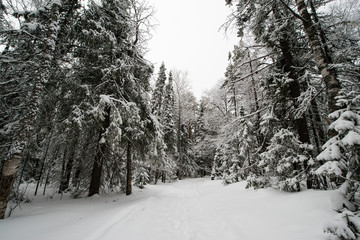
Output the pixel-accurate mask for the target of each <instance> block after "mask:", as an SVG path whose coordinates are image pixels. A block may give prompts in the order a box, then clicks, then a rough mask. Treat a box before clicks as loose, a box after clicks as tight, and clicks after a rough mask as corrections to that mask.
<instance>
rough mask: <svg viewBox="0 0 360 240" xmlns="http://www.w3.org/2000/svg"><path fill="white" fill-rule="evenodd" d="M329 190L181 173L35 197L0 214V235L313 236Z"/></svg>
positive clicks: (198, 239) (182, 239) (253, 239)
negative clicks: (101, 191) (248, 184)
mask: <svg viewBox="0 0 360 240" xmlns="http://www.w3.org/2000/svg"><path fill="white" fill-rule="evenodd" d="M335 195H336V191H313V190H309V191H304V192H300V193H285V192H278V191H276V190H273V189H261V190H252V189H245V183H244V182H242V183H237V184H232V185H229V186H223V185H222V184H221V182H220V181H210V180H209V179H208V178H205V179H187V180H182V181H179V182H176V183H170V184H161V185H156V186H154V185H151V186H146V189H143V190H139V189H136V190H135V193H134V194H133V195H131V196H125V195H112V196H106V197H103V196H95V197H91V198H83V199H62V200H56V199H51V200H47V199H35V200H34V201H33V202H32V203H30V204H22V208H21V210H20V209H16V211H15V213H14V214H13V215H12V216H11V217H10V218H7V219H5V220H1V221H0V239H6V240H20V239H26V240H32V239H34V240H64V239H66V240H82V239H84V240H100V239H104V240H105V239H106V240H110V239H111V240H112V239H116V240H118V239H124V240H145V239H146V240H152V239H154V240H155V239H156V240H169V239H171V240H187V239H193V240H212V239H214V240H215V239H216V240H219V239H222V240H232V239H237V240H262V239H266V240H282V239H283V240H297V239H298V240H312V239H316V240H319V239H324V236H325V235H324V234H323V227H324V225H325V224H326V223H328V222H330V221H331V220H332V219H333V218H334V217H335V215H336V214H335V212H334V211H332V201H331V199H332V196H335Z"/></svg>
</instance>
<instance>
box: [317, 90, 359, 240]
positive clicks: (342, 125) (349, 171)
mask: <svg viewBox="0 0 360 240" xmlns="http://www.w3.org/2000/svg"><path fill="white" fill-rule="evenodd" d="M359 100H360V95H359V94H357V93H356V92H355V91H348V92H346V91H345V90H342V91H341V92H340V96H339V97H338V101H337V103H338V105H339V106H341V107H343V108H342V109H340V110H338V111H335V112H333V113H332V114H330V116H329V117H330V118H332V119H335V121H334V122H332V123H331V124H330V126H329V129H330V131H332V133H333V137H332V138H330V139H329V140H328V141H327V142H326V143H325V144H324V146H323V151H322V152H321V153H320V154H319V155H318V156H317V160H319V161H324V164H323V165H322V166H320V167H319V168H318V169H317V170H316V171H315V173H316V174H318V175H320V176H325V177H326V178H327V179H328V182H330V183H331V184H332V185H335V187H339V186H340V185H341V187H340V189H339V192H340V193H341V194H343V196H344V197H343V198H344V200H343V204H342V205H344V206H345V207H346V208H344V209H342V210H340V213H339V214H338V215H337V217H336V221H334V222H333V223H332V224H331V225H329V226H327V228H326V229H325V232H326V233H327V234H328V236H329V237H328V239H330V240H335V239H336V240H338V239H341V240H343V239H345V240H349V239H351V240H352V239H360V215H359V214H360V213H359V211H357V210H358V208H357V207H356V206H359V203H360V190H359V187H360V182H359V179H360V170H359V166H360V164H359V156H360V114H359V112H360V111H359V108H358V107H357V106H359V102H360V101H359ZM345 198H347V200H348V201H347V200H346V199H345ZM349 201H350V202H349ZM345 203H346V204H345ZM348 205H349V206H348ZM341 207H343V206H341Z"/></svg>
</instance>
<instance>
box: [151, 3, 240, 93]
mask: <svg viewBox="0 0 360 240" xmlns="http://www.w3.org/2000/svg"><path fill="white" fill-rule="evenodd" d="M148 2H149V4H150V5H153V6H154V7H155V9H156V13H155V20H156V23H157V24H158V25H157V27H156V28H155V31H154V32H153V37H152V39H151V40H150V41H149V44H148V48H149V52H148V53H147V54H146V58H147V59H148V60H150V61H151V62H152V63H154V66H155V73H156V74H157V73H158V71H159V66H160V64H161V62H164V63H165V66H166V68H167V70H171V69H178V70H182V71H187V72H188V78H189V81H190V82H191V85H192V90H193V92H194V94H195V96H196V97H197V98H198V99H200V96H201V95H202V93H203V92H204V91H205V90H207V89H210V88H212V87H213V86H214V85H215V84H216V83H217V82H218V80H219V79H221V78H223V77H224V72H225V69H226V66H227V56H228V52H229V51H231V50H232V49H233V46H234V45H235V44H236V42H237V39H236V37H235V33H228V34H227V36H225V34H224V31H223V30H221V31H219V28H220V26H221V25H222V24H223V23H224V22H225V21H226V17H227V16H228V15H229V14H230V9H229V8H228V7H227V6H225V1H224V0H148Z"/></svg>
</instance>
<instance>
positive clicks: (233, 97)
mask: <svg viewBox="0 0 360 240" xmlns="http://www.w3.org/2000/svg"><path fill="white" fill-rule="evenodd" d="M14 2H17V1H14ZM30 2H31V4H30V5H29V8H28V9H31V10H28V9H25V8H21V9H19V8H18V7H17V5H16V4H13V5H12V4H9V3H11V1H8V2H7V5H4V4H1V8H0V9H1V10H0V21H1V22H0V23H1V25H0V34H1V36H0V40H1V46H3V48H2V51H1V55H0V75H1V78H0V85H1V90H0V94H1V99H0V113H1V114H0V134H1V135H0V156H1V158H0V167H1V170H2V171H1V177H0V218H4V216H5V210H6V207H7V203H8V200H9V198H11V199H12V201H21V200H22V198H23V197H24V196H23V195H22V193H21V191H20V188H19V186H20V185H21V184H23V183H34V184H36V189H35V194H40V193H39V192H38V191H40V190H41V191H42V194H43V193H45V191H46V187H47V186H48V185H51V186H52V188H56V189H57V191H58V192H59V193H63V192H71V194H72V196H73V197H79V196H82V195H88V196H92V195H94V194H98V193H106V192H109V191H124V192H126V194H131V191H132V189H131V188H132V185H133V184H135V185H137V186H139V187H143V185H145V184H147V183H155V184H156V183H157V181H159V180H161V181H163V182H165V181H172V180H175V179H181V178H183V177H188V176H190V177H194V176H203V175H206V174H207V175H211V178H212V179H222V180H223V182H224V184H231V183H234V182H238V181H243V180H246V181H247V183H248V187H254V188H264V187H273V188H276V189H279V190H282V191H290V192H296V191H301V190H303V189H322V190H327V189H336V188H341V192H342V193H343V194H344V204H343V206H342V207H343V208H341V209H337V210H338V211H339V215H340V217H339V219H340V220H339V224H338V225H334V226H331V227H329V228H328V229H327V230H326V231H327V232H328V234H329V236H330V239H356V237H359V236H360V235H359V232H360V228H359V227H358V226H359V224H358V223H359V222H360V221H359V212H358V206H359V203H360V202H359V196H360V195H359V194H360V190H359V180H360V179H359V173H360V165H359V154H360V148H359V145H360V115H359V110H360V109H359V102H360V91H359V90H360V89H359V87H360V61H359V60H360V59H359V56H360V3H358V1H357V0H337V1H320V0H307V1H305V0H260V1H253V0H246V1H245V0H226V1H225V2H226V4H227V5H229V6H230V7H231V9H232V10H233V13H232V14H231V15H230V16H229V18H228V21H227V22H226V23H225V24H224V26H223V27H224V28H225V29H230V28H234V29H235V30H236V32H237V34H238V37H239V43H238V44H237V45H235V46H234V49H233V51H232V52H230V53H229V57H228V67H227V69H226V70H224V71H225V75H224V79H223V80H221V81H220V82H219V83H218V85H217V86H216V87H214V88H213V89H212V90H210V91H208V92H207V93H206V94H204V96H203V97H202V98H201V100H200V101H199V102H197V101H196V98H195V97H194V95H193V94H192V92H191V90H190V88H189V85H188V82H187V75H186V73H185V72H181V71H177V70H173V71H169V70H167V69H166V65H165V64H164V63H163V64H162V65H161V66H160V68H159V69H154V67H153V66H152V64H151V63H149V62H148V61H147V60H146V59H145V57H144V53H145V51H146V40H147V37H148V34H149V29H150V25H151V20H150V17H151V14H152V8H151V7H149V6H148V5H147V4H146V3H145V2H142V1H139V0H111V1H89V2H88V4H87V5H86V6H85V5H81V4H80V3H79V1H76V0H72V1H70V0H67V1H66V0H62V1H60V0H54V1H47V2H46V4H45V3H43V2H42V1H30ZM20 5H21V4H20ZM224 7H225V6H224ZM204 8H206V6H204ZM10 15H11V16H12V18H11V19H12V21H13V22H14V21H16V24H15V25H16V27H14V26H13V25H14V24H13V25H11V24H9V16H10ZM219 61H222V60H219ZM152 80H154V81H152ZM151 82H153V84H151ZM342 223H344V224H342Z"/></svg>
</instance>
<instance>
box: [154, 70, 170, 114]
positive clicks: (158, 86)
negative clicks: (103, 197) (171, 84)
mask: <svg viewBox="0 0 360 240" xmlns="http://www.w3.org/2000/svg"><path fill="white" fill-rule="evenodd" d="M165 81H166V68H165V64H164V63H162V64H161V66H160V70H159V73H158V77H157V79H156V81H155V89H154V91H153V96H152V100H151V104H152V110H153V113H154V114H155V115H156V116H161V114H162V112H163V111H162V110H163V102H164V91H165Z"/></svg>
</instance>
